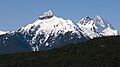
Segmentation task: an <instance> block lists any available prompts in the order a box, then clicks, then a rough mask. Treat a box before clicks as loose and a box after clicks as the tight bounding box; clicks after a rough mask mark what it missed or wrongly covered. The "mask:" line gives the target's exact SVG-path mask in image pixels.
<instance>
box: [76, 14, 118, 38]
mask: <svg viewBox="0 0 120 67" xmlns="http://www.w3.org/2000/svg"><path fill="white" fill-rule="evenodd" d="M77 25H78V26H79V27H80V28H81V29H82V31H83V32H82V33H83V34H84V35H86V36H88V37H90V38H94V37H101V36H112V35H118V31H117V30H116V29H114V28H113V27H112V25H111V24H109V23H108V21H107V20H105V19H104V18H103V17H101V16H96V17H95V18H94V19H91V18H90V17H85V18H82V19H81V20H80V21H79V22H78V23H77Z"/></svg>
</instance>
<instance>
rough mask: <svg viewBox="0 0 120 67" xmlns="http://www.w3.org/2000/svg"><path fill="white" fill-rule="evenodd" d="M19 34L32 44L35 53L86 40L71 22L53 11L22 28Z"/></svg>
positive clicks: (45, 13)
mask: <svg viewBox="0 0 120 67" xmlns="http://www.w3.org/2000/svg"><path fill="white" fill-rule="evenodd" d="M19 32H20V33H22V34H23V35H24V38H25V39H26V40H27V41H28V42H29V43H30V45H31V47H32V49H33V51H39V50H41V49H49V48H54V47H58V46H61V44H68V43H77V42H80V41H85V40H86V37H85V36H84V35H83V34H82V33H81V30H80V29H79V27H77V26H76V25H75V24H74V23H73V22H72V21H71V20H69V19H67V20H64V19H63V18H59V17H57V16H55V15H54V13H53V12H52V11H51V10H49V11H47V12H44V13H43V15H41V16H40V17H39V18H38V19H37V20H36V21H35V22H34V23H32V24H28V25H27V26H25V27H22V28H21V29H20V30H19Z"/></svg>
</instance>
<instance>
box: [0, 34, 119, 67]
mask: <svg viewBox="0 0 120 67" xmlns="http://www.w3.org/2000/svg"><path fill="white" fill-rule="evenodd" d="M119 40H120V36H111V37H101V38H95V39H92V40H90V41H87V42H83V43H78V44H69V45H67V46H64V47H61V48H56V49H52V50H48V51H40V52H33V53H17V54H6V55H0V66H4V67H5V66H17V67H24V66H27V67H29V66H30V67H39V66H40V67H56V66H57V67H119V66H120V41H119Z"/></svg>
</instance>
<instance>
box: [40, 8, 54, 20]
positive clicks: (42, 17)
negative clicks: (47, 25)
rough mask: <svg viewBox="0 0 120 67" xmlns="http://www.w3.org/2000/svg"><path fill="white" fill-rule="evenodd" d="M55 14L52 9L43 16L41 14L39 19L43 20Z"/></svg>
mask: <svg viewBox="0 0 120 67" xmlns="http://www.w3.org/2000/svg"><path fill="white" fill-rule="evenodd" d="M53 16H54V13H53V12H52V10H48V11H46V12H44V13H43V14H42V15H41V16H39V18H38V19H40V20H43V19H48V18H51V17H53Z"/></svg>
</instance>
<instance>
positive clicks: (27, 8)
mask: <svg viewBox="0 0 120 67" xmlns="http://www.w3.org/2000/svg"><path fill="white" fill-rule="evenodd" d="M49 9H51V10H53V12H54V13H55V15H57V16H59V17H63V18H64V19H71V20H73V21H74V22H77V21H79V20H80V19H81V18H82V17H85V16H90V17H92V18H93V17H94V16H96V15H100V16H103V17H105V18H106V19H107V20H108V21H109V22H110V23H111V24H112V25H113V26H114V27H115V28H118V29H119V30H120V0H0V30H5V31H7V30H18V29H19V28H21V27H22V26H25V25H27V24H29V23H33V22H34V21H35V20H36V18H37V17H38V16H39V15H41V13H43V12H44V11H47V10H49Z"/></svg>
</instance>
